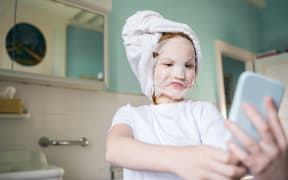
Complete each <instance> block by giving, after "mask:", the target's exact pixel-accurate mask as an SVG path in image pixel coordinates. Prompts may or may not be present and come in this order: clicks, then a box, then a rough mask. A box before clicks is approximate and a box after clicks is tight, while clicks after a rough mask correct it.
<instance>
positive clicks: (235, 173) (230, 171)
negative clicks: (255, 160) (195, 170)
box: [209, 161, 247, 178]
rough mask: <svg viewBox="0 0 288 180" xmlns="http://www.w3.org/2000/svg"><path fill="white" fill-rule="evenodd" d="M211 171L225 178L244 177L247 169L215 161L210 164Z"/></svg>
mask: <svg viewBox="0 0 288 180" xmlns="http://www.w3.org/2000/svg"><path fill="white" fill-rule="evenodd" d="M209 168H210V169H209V170H211V171H214V172H215V173H216V174H220V175H222V176H225V177H230V178H231V177H238V178H239V177H242V176H244V175H245V173H246V172H247V169H246V168H244V167H241V166H236V165H231V164H224V163H221V162H217V161H213V162H211V163H210V167H209Z"/></svg>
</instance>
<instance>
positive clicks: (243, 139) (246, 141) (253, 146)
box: [224, 120, 261, 153]
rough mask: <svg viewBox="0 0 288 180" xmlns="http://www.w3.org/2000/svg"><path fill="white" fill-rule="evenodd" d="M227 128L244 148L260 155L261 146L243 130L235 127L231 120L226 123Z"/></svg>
mask: <svg viewBox="0 0 288 180" xmlns="http://www.w3.org/2000/svg"><path fill="white" fill-rule="evenodd" d="M224 122H225V125H226V127H227V128H228V129H229V130H230V132H231V133H232V135H233V136H234V137H235V138H236V139H237V140H238V141H239V142H240V143H241V144H242V145H243V146H244V148H245V149H247V150H248V151H250V152H251V153H260V152H261V148H260V146H259V144H258V143H257V142H256V141H255V140H254V139H252V138H251V137H250V136H249V135H247V133H245V132H244V131H243V130H242V129H241V128H239V127H238V126H237V125H235V124H234V123H233V122H231V121H230V120H226V121H224Z"/></svg>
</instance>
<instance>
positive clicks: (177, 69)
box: [173, 66, 185, 79]
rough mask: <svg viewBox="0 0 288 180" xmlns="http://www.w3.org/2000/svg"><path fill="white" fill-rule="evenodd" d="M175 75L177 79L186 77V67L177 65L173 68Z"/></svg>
mask: <svg viewBox="0 0 288 180" xmlns="http://www.w3.org/2000/svg"><path fill="white" fill-rule="evenodd" d="M173 76H174V78H177V79H184V77H185V72H184V68H182V67H179V66H176V67H175V68H174V69H173Z"/></svg>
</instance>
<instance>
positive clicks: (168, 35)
mask: <svg viewBox="0 0 288 180" xmlns="http://www.w3.org/2000/svg"><path fill="white" fill-rule="evenodd" d="M174 37H182V38H185V39H187V40H189V41H190V42H191V43H192V45H193V47H194V43H193V41H192V39H191V38H190V37H189V36H187V35H186V34H184V33H181V32H163V33H162V36H161V37H160V39H159V41H158V43H161V42H162V41H164V40H167V39H171V38H174ZM194 52H195V63H196V65H195V71H196V73H197V64H198V63H197V56H196V51H195V47H194ZM157 56H159V54H158V53H156V52H153V58H156V57H157ZM152 100H153V104H157V102H156V96H155V94H154V93H153V95H152Z"/></svg>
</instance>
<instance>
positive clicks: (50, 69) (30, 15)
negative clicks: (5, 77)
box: [0, 0, 107, 83]
mask: <svg viewBox="0 0 288 180" xmlns="http://www.w3.org/2000/svg"><path fill="white" fill-rule="evenodd" d="M0 7H1V9H2V10H1V12H2V13H1V14H0V18H1V21H2V22H1V29H0V34H1V38H2V42H4V45H3V44H2V45H1V46H0V48H1V51H0V53H1V54H0V57H1V58H0V69H6V70H13V71H14V72H26V73H27V72H28V73H33V75H36V76H37V75H48V76H53V77H62V78H69V79H71V78H72V79H78V80H79V79H81V80H93V82H99V83H104V81H106V76H105V75H106V73H107V72H106V71H105V70H106V67H105V64H106V60H105V59H106V54H105V53H104V52H105V46H106V42H105V36H106V34H105V32H106V15H105V14H104V13H100V12H95V11H94V10H91V9H83V8H79V7H78V6H77V5H75V4H72V3H68V1H67V2H66V1H56V0H41V1H39V0H15V1H11V0H4V1H3V0H2V1H1V2H0Z"/></svg>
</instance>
